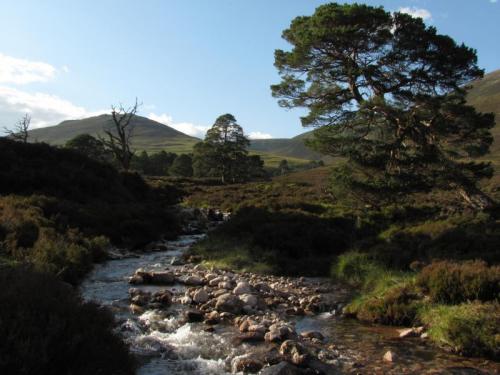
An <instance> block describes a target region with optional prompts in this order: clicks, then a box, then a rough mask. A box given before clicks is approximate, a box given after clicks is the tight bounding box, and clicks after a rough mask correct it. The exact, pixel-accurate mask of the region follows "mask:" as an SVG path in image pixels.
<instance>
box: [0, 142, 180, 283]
mask: <svg viewBox="0 0 500 375" xmlns="http://www.w3.org/2000/svg"><path fill="white" fill-rule="evenodd" d="M0 159H1V160H2V161H3V162H4V163H5V164H4V168H2V170H1V171H0V194H1V196H0V241H1V242H0V244H1V245H0V254H1V255H2V256H3V257H8V258H11V259H14V260H17V261H27V262H29V263H33V264H34V265H35V266H36V267H37V268H39V269H41V270H46V271H50V272H52V273H54V274H58V275H60V276H62V278H63V279H64V280H66V281H69V282H72V283H75V282H76V281H77V280H78V279H79V278H80V277H81V276H83V274H84V273H85V272H86V271H88V270H89V268H90V265H91V263H92V262H93V261H96V260H99V259H102V257H103V254H104V251H105V248H106V247H107V246H109V244H110V243H111V244H113V245H116V246H126V247H137V246H140V245H144V244H145V243H147V242H150V241H152V240H154V239H155V238H159V237H160V236H167V237H172V236H175V235H176V234H177V233H178V232H179V224H178V223H177V222H176V219H175V218H174V216H173V215H172V214H171V213H169V212H168V206H169V205H171V204H173V203H174V202H176V201H177V199H178V198H179V192H178V191H177V190H176V189H174V188H173V187H171V186H169V187H164V188H161V189H160V188H158V189H153V188H151V187H150V186H149V185H148V184H146V183H145V182H144V180H143V179H142V178H141V177H140V176H139V175H137V174H131V173H119V172H117V171H116V170H115V169H114V168H112V167H111V166H108V165H106V164H103V163H99V162H97V161H94V160H91V159H89V158H87V157H85V156H83V155H81V154H78V153H76V152H74V151H71V150H66V149H56V148H54V147H52V146H49V145H46V144H25V143H20V142H13V141H10V140H7V139H0Z"/></svg>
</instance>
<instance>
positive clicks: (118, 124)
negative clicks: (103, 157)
mask: <svg viewBox="0 0 500 375" xmlns="http://www.w3.org/2000/svg"><path fill="white" fill-rule="evenodd" d="M138 108H139V103H138V102H137V99H135V104H134V105H133V106H131V107H129V108H125V107H123V105H122V104H120V105H119V107H116V106H111V118H112V121H113V123H112V124H113V126H112V127H111V128H108V129H103V131H104V134H106V136H105V137H100V140H101V142H103V143H104V145H105V146H106V148H108V149H109V150H110V151H111V152H112V153H113V155H114V156H115V158H116V160H118V162H119V163H120V164H121V166H122V168H123V169H124V170H126V171H128V170H129V168H130V161H131V160H132V157H133V156H134V151H133V150H132V148H131V140H132V137H133V136H134V127H135V125H134V123H133V121H132V120H133V118H134V117H135V115H136V113H137V109H138Z"/></svg>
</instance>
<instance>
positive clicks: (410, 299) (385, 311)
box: [346, 283, 423, 325]
mask: <svg viewBox="0 0 500 375" xmlns="http://www.w3.org/2000/svg"><path fill="white" fill-rule="evenodd" d="M422 306H423V302H422V296H421V295H420V293H419V292H418V291H417V290H416V288H415V286H414V285H413V284H411V283H402V284H399V285H395V286H393V287H390V288H388V289H387V290H384V291H383V292H382V293H377V291H374V292H372V293H368V294H367V295H365V296H363V297H360V298H359V299H358V300H355V301H354V302H353V303H351V304H350V305H349V306H348V307H347V310H346V312H347V313H350V314H353V315H355V316H356V317H357V318H358V319H360V320H363V321H367V322H371V323H381V324H390V325H412V324H414V323H415V320H416V317H417V314H418V311H419V309H420V308H421V307H422Z"/></svg>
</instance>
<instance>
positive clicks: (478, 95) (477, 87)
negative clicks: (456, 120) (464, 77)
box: [467, 70, 500, 159]
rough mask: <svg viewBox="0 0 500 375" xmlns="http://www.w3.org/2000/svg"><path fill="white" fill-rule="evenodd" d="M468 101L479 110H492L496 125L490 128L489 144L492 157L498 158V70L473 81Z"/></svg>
mask: <svg viewBox="0 0 500 375" xmlns="http://www.w3.org/2000/svg"><path fill="white" fill-rule="evenodd" d="M467 99H468V102H469V103H470V104H472V105H473V106H474V107H476V109H477V110H479V111H481V112H493V113H494V114H495V120H496V126H495V127H494V128H493V129H492V131H491V132H492V133H493V137H494V138H495V141H494V142H493V145H492V146H491V153H492V154H493V156H494V158H495V159H496V158H498V159H500V70H496V71H494V72H491V73H489V74H486V75H485V76H484V78H483V79H482V80H479V81H476V82H474V83H473V87H472V89H471V90H470V92H469V94H468V96H467Z"/></svg>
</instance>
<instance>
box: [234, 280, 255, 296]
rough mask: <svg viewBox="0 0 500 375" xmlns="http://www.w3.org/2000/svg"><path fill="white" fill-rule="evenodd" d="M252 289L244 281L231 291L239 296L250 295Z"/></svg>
mask: <svg viewBox="0 0 500 375" xmlns="http://www.w3.org/2000/svg"><path fill="white" fill-rule="evenodd" d="M252 291H253V290H252V287H251V286H250V284H248V283H247V282H245V281H240V282H239V283H238V284H236V287H235V288H234V289H233V293H234V294H236V295H240V294H250V293H252Z"/></svg>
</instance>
